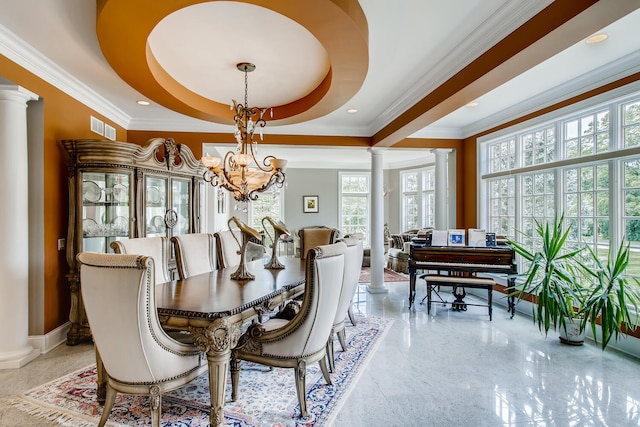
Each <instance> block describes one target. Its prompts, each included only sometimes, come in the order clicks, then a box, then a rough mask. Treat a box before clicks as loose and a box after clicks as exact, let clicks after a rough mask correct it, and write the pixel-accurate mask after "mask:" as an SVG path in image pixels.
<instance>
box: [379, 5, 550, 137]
mask: <svg viewBox="0 0 640 427" xmlns="http://www.w3.org/2000/svg"><path fill="white" fill-rule="evenodd" d="M552 2H553V0H544V1H532V2H514V1H507V2H505V3H504V4H503V5H502V6H501V7H500V8H499V9H498V10H497V11H496V12H495V13H493V14H492V15H491V16H490V17H489V18H488V19H487V20H485V21H484V22H483V23H482V24H481V25H479V26H478V27H477V28H475V29H474V30H472V31H470V32H469V34H468V35H467V37H466V38H465V39H464V40H463V41H462V43H460V44H458V45H457V46H456V47H455V48H454V49H452V50H451V51H450V52H448V53H447V56H446V57H445V58H442V59H440V60H437V61H435V66H434V67H433V68H431V69H430V71H429V72H428V73H426V74H424V75H422V76H421V77H420V78H419V80H418V81H417V82H415V84H413V85H412V86H411V87H409V88H408V89H407V90H406V91H405V92H404V93H403V95H402V96H400V97H398V98H397V99H396V100H395V101H394V102H392V103H391V104H390V105H389V107H388V108H387V109H385V110H384V111H383V112H382V113H381V114H380V115H379V116H378V118H377V119H376V120H375V123H376V126H375V127H374V126H371V129H370V133H371V134H374V133H376V132H378V131H380V130H381V129H382V128H384V126H386V125H387V124H388V123H390V122H391V121H392V120H394V119H395V118H397V117H398V116H399V115H400V114H402V113H403V112H404V111H406V110H407V109H408V108H410V107H411V106H413V105H415V104H416V103H417V102H418V101H420V100H421V99H422V98H424V97H425V95H426V94H429V93H431V92H432V91H433V90H435V89H436V88H438V87H439V86H440V85H442V84H443V83H444V82H446V81H447V79H448V78H449V77H450V76H452V75H454V74H456V73H457V72H459V71H460V70H462V69H463V68H464V67H466V66H467V65H469V64H470V63H471V62H472V61H474V60H475V59H476V58H478V57H479V56H480V55H481V54H482V53H484V52H486V51H487V50H488V49H489V48H491V47H492V46H494V45H495V44H497V43H498V42H499V41H500V40H502V39H504V38H505V37H507V36H508V35H509V34H511V33H512V32H513V31H515V30H516V29H517V28H518V27H520V26H521V25H522V24H524V23H525V22H526V21H527V20H529V19H531V17H533V16H535V15H536V14H538V13H539V12H540V11H541V10H543V9H544V8H545V7H547V6H548V5H550V4H551V3H552Z"/></svg>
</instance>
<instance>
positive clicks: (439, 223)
mask: <svg viewBox="0 0 640 427" xmlns="http://www.w3.org/2000/svg"><path fill="white" fill-rule="evenodd" d="M434 152H435V155H436V190H435V199H436V200H435V203H436V206H435V212H434V222H435V227H436V230H446V229H448V228H449V221H448V218H449V216H448V214H447V212H448V209H447V188H448V187H449V186H448V185H447V181H448V179H447V155H448V154H449V153H450V152H451V150H449V149H443V148H437V149H435V150H434Z"/></svg>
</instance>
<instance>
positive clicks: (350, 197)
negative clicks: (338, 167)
mask: <svg viewBox="0 0 640 427" xmlns="http://www.w3.org/2000/svg"><path fill="white" fill-rule="evenodd" d="M369 183H370V175H369V173H368V172H367V173H363V172H340V177H339V185H340V189H339V194H340V201H339V206H340V218H339V222H340V230H341V231H342V233H343V234H352V233H362V234H364V236H365V237H364V244H365V245H366V244H368V243H369V205H370V204H369V193H370V184H369Z"/></svg>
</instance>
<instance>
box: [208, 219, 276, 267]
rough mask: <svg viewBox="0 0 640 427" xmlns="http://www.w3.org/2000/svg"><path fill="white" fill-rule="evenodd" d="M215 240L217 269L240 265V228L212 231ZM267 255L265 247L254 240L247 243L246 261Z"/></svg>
mask: <svg viewBox="0 0 640 427" xmlns="http://www.w3.org/2000/svg"><path fill="white" fill-rule="evenodd" d="M213 237H214V238H215V240H216V264H217V267H218V269H222V268H226V267H233V266H235V265H240V245H239V244H238V242H242V233H241V232H240V230H237V229H234V230H222V231H218V232H216V233H213ZM266 255H267V253H266V251H265V247H264V246H263V245H262V244H260V243H258V242H254V241H250V242H249V244H248V245H247V255H246V256H247V261H253V260H255V259H258V258H262V257H265V256H266Z"/></svg>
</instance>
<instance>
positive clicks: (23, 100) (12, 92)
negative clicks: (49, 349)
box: [0, 85, 40, 369]
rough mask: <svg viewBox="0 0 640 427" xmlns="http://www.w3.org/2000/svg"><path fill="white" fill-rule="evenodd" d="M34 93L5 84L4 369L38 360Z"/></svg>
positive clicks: (1, 159) (1, 142) (0, 221)
mask: <svg viewBox="0 0 640 427" xmlns="http://www.w3.org/2000/svg"><path fill="white" fill-rule="evenodd" d="M37 98H38V97H37V96H36V95H34V94H33V93H31V92H29V91H27V90H24V89H23V88H20V87H18V86H14V85H0V183H2V185H0V200H2V209H0V236H2V241H3V243H2V244H1V245H0V272H1V273H0V337H2V339H0V369H9V368H19V367H21V366H24V365H26V364H27V363H29V362H30V361H31V360H33V359H35V358H36V357H37V356H38V355H39V354H40V351H39V350H37V349H34V348H33V347H32V346H31V345H30V344H29V341H28V337H29V203H28V194H29V188H28V182H29V181H28V179H29V174H28V152H27V101H29V100H32V99H37Z"/></svg>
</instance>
